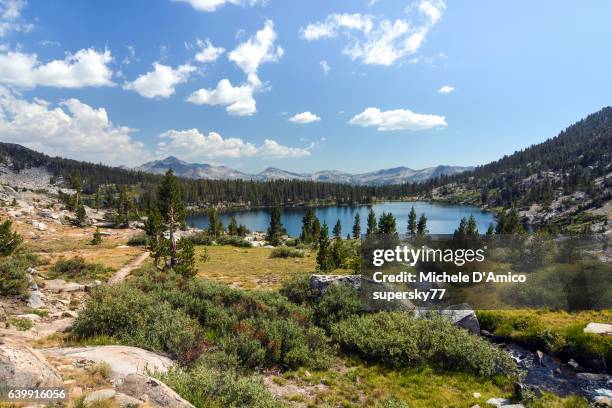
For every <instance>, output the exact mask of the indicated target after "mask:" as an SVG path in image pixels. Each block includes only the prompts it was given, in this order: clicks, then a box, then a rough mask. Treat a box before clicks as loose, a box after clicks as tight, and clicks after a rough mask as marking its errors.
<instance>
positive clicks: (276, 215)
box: [266, 205, 285, 246]
mask: <svg viewBox="0 0 612 408" xmlns="http://www.w3.org/2000/svg"><path fill="white" fill-rule="evenodd" d="M283 234H285V228H284V227H283V223H282V222H281V209H280V206H279V205H275V206H274V207H272V213H271V214H270V226H269V227H268V232H267V234H266V242H268V244H269V245H272V246H278V245H280V244H281V236H282V235H283Z"/></svg>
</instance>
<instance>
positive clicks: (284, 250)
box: [270, 246, 306, 258]
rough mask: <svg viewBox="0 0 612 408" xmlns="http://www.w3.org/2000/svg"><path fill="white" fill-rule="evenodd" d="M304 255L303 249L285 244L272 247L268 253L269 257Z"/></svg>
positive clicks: (300, 256) (301, 256) (297, 256)
mask: <svg viewBox="0 0 612 408" xmlns="http://www.w3.org/2000/svg"><path fill="white" fill-rule="evenodd" d="M305 256H306V253H305V252H304V251H302V250H300V249H295V248H289V247H286V246H281V247H277V248H274V249H273V250H272V253H271V254H270V258H303V257H305Z"/></svg>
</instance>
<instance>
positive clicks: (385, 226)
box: [378, 212, 397, 238]
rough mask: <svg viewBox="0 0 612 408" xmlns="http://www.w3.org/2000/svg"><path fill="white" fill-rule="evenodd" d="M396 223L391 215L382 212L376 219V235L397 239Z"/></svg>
mask: <svg viewBox="0 0 612 408" xmlns="http://www.w3.org/2000/svg"><path fill="white" fill-rule="evenodd" d="M396 224H397V221H396V220H395V216H394V215H393V213H385V212H383V213H382V215H381V216H380V218H379V219H378V234H380V235H382V236H386V237H389V238H394V237H397V225H396Z"/></svg>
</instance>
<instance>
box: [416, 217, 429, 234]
mask: <svg viewBox="0 0 612 408" xmlns="http://www.w3.org/2000/svg"><path fill="white" fill-rule="evenodd" d="M428 233H429V231H428V230H427V217H426V216H425V213H423V214H421V216H420V217H419V222H418V223H417V235H418V236H420V237H424V236H425V235H427V234H428Z"/></svg>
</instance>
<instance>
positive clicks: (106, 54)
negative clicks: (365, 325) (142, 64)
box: [0, 48, 114, 88]
mask: <svg viewBox="0 0 612 408" xmlns="http://www.w3.org/2000/svg"><path fill="white" fill-rule="evenodd" d="M112 59H113V58H112V56H111V53H110V51H109V50H104V51H103V52H98V51H96V50H94V49H92V48H88V49H82V50H79V51H77V53H76V54H68V55H67V56H66V58H64V59H63V60H53V61H49V62H47V63H42V62H40V61H39V60H38V56H37V55H36V54H25V53H22V52H19V51H9V52H6V53H2V54H0V82H1V83H3V84H6V85H13V86H17V87H21V88H35V87H37V86H52V87H56V88H82V87H86V86H112V85H114V84H113V81H112V76H113V71H112V70H111V69H110V68H109V66H108V64H109V63H110V62H111V61H112Z"/></svg>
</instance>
